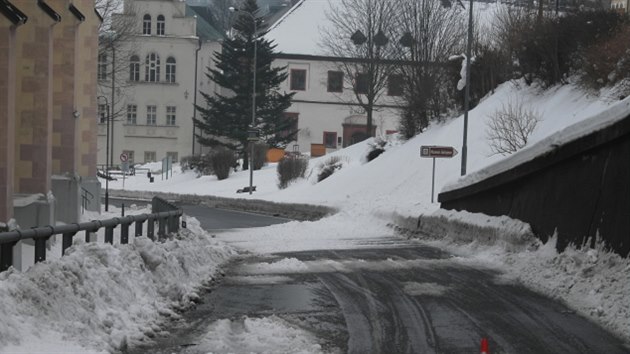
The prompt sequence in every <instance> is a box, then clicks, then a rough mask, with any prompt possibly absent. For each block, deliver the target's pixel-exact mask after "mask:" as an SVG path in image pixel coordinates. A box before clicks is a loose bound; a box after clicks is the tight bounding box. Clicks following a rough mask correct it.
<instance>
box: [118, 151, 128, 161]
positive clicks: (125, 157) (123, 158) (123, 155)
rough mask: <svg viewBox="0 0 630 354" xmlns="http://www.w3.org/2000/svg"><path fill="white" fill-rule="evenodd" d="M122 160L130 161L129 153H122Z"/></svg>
mask: <svg viewBox="0 0 630 354" xmlns="http://www.w3.org/2000/svg"><path fill="white" fill-rule="evenodd" d="M120 161H121V162H127V161H129V156H127V154H125V153H124V152H123V153H122V154H120Z"/></svg>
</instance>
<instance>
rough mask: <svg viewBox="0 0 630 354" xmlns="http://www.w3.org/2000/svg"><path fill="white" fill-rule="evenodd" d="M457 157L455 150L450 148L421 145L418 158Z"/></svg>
mask: <svg viewBox="0 0 630 354" xmlns="http://www.w3.org/2000/svg"><path fill="white" fill-rule="evenodd" d="M455 155H457V150H455V148H454V147H452V146H435V145H422V146H421V147H420V157H432V158H451V157H453V156H455Z"/></svg>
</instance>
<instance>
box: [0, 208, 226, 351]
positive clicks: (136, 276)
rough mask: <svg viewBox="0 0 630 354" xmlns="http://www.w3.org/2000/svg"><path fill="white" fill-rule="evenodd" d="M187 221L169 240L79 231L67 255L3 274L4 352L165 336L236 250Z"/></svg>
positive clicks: (116, 346) (105, 345)
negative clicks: (111, 240)
mask: <svg viewBox="0 0 630 354" xmlns="http://www.w3.org/2000/svg"><path fill="white" fill-rule="evenodd" d="M144 212H149V210H144ZM108 216H109V217H112V216H113V215H111V214H110V215H108ZM187 224H188V229H183V230H181V231H180V233H179V234H178V235H177V236H176V237H174V238H173V239H170V240H167V241H166V242H163V243H157V242H153V241H151V240H150V239H148V238H146V237H137V238H132V240H131V241H130V244H129V245H120V244H114V245H109V244H106V243H103V242H102V241H101V242H93V243H85V242H84V241H82V240H81V239H82V237H79V236H77V237H75V241H74V245H73V246H72V247H71V248H69V249H68V250H67V255H66V256H64V257H61V258H54V257H52V259H51V260H48V261H45V262H43V263H39V264H36V265H34V266H32V267H30V268H29V269H28V270H27V271H25V272H23V273H22V272H19V271H16V270H13V269H11V270H9V271H6V272H3V273H0V313H2V321H0V352H2V353H52V352H58V353H73V352H74V353H100V352H104V353H108V352H112V351H117V350H121V349H124V348H126V347H127V346H128V345H131V344H137V343H141V342H144V341H147V340H150V338H153V337H156V336H160V335H162V334H163V333H161V332H162V329H161V325H163V324H164V323H165V320H167V319H177V318H178V317H179V314H178V313H177V311H178V310H180V309H184V308H186V307H188V306H190V305H191V304H193V303H194V302H195V301H196V300H197V299H198V297H199V295H198V291H199V290H200V289H202V287H203V286H204V285H208V284H209V283H210V282H211V280H212V275H213V274H215V273H216V272H217V271H218V268H219V266H220V265H221V264H222V263H223V262H225V261H226V260H227V259H228V258H229V257H231V256H232V255H234V253H235V252H234V251H233V250H232V249H231V248H230V247H227V246H226V245H224V244H222V243H219V242H217V241H216V240H214V239H212V238H211V237H210V235H208V234H207V233H206V232H205V231H204V230H202V229H201V227H200V226H199V223H198V222H197V221H196V220H195V219H191V218H188V220H187ZM101 237H102V235H101ZM115 239H116V241H117V240H118V236H117V235H116V237H115ZM57 246H58V245H57ZM57 246H56V247H53V248H54V249H56V250H57V251H59V249H58V247H57ZM51 255H52V252H51ZM95 348H98V349H95Z"/></svg>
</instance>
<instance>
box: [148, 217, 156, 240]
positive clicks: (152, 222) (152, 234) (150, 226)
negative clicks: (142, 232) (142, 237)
mask: <svg viewBox="0 0 630 354" xmlns="http://www.w3.org/2000/svg"><path fill="white" fill-rule="evenodd" d="M147 237H149V238H150V239H151V240H153V241H155V219H153V218H152V217H150V218H149V219H148V221H147Z"/></svg>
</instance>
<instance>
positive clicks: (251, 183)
mask: <svg viewBox="0 0 630 354" xmlns="http://www.w3.org/2000/svg"><path fill="white" fill-rule="evenodd" d="M229 9H230V11H232V12H240V13H243V14H245V15H247V16H249V17H250V18H251V19H252V23H253V24H254V34H253V35H252V38H253V40H254V64H253V69H252V71H253V73H254V80H253V85H252V126H251V129H252V130H253V129H255V127H256V71H257V69H258V67H257V58H256V56H257V51H258V41H257V40H256V34H257V33H258V27H257V25H256V17H255V16H254V15H253V14H251V13H249V12H245V11H240V10H239V9H237V8H235V7H230V8H229ZM248 139H249V143H250V145H251V150H250V153H249V194H252V192H253V191H254V142H253V140H252V139H251V138H248Z"/></svg>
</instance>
